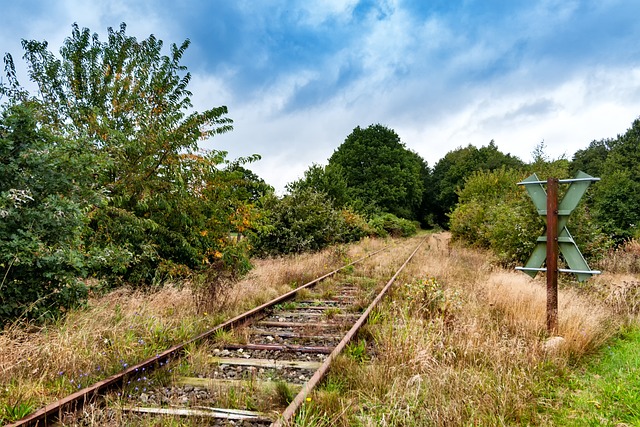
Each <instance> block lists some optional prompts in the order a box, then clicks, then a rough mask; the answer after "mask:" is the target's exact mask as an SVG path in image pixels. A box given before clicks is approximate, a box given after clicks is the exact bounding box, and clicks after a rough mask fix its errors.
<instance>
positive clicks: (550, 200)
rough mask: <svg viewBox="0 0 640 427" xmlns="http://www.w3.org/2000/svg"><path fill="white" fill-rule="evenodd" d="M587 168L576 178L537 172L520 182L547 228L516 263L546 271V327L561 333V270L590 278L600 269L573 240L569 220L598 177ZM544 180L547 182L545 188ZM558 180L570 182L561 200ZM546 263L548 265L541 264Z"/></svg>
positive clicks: (529, 269)
mask: <svg viewBox="0 0 640 427" xmlns="http://www.w3.org/2000/svg"><path fill="white" fill-rule="evenodd" d="M599 180H600V178H594V177H592V176H590V175H587V174H586V173H584V172H578V174H577V175H576V177H575V178H573V179H557V178H549V179H547V180H546V181H540V180H539V179H538V177H537V175H536V174H533V175H531V176H530V177H528V178H527V179H525V180H523V181H522V182H519V183H518V185H524V186H525V189H526V190H527V193H528V194H529V196H530V197H531V200H532V201H533V204H534V205H535V207H536V209H537V211H538V214H540V215H543V216H545V218H546V220H547V232H546V234H545V235H544V236H540V237H538V241H537V244H536V247H535V248H534V249H533V253H532V254H531V256H530V257H529V260H528V261H527V263H526V264H525V266H524V267H516V270H520V271H523V272H525V273H526V274H528V275H530V276H531V277H535V276H536V274H538V272H539V271H546V272H547V331H548V332H549V334H557V333H558V273H574V274H576V276H578V280H579V281H581V282H582V281H583V280H587V279H588V278H589V277H591V276H592V275H594V274H600V272H599V271H597V270H591V269H590V268H589V266H588V265H587V262H586V261H585V259H584V257H583V256H582V254H581V253H580V250H579V249H578V245H576V243H575V242H574V240H573V237H572V236H571V233H569V229H568V228H567V222H568V221H569V215H570V214H571V212H572V211H573V210H574V209H575V208H576V207H577V206H578V203H579V202H580V199H581V198H582V196H583V195H584V193H585V192H586V191H587V188H588V187H589V185H591V183H592V182H595V181H599ZM543 184H546V185H547V191H546V192H545V190H544V187H543V186H542V185H543ZM558 184H570V185H569V188H568V189H567V192H566V194H565V196H564V197H563V199H562V201H560V202H559V201H558ZM559 253H562V256H563V257H564V260H565V262H566V263H567V264H568V265H569V268H568V269H567V268H558V256H559ZM544 263H546V266H545V268H543V267H542V264H544Z"/></svg>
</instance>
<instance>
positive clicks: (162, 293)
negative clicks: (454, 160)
mask: <svg viewBox="0 0 640 427" xmlns="http://www.w3.org/2000/svg"><path fill="white" fill-rule="evenodd" d="M386 244H388V242H386V241H384V240H378V239H364V240H363V241H361V242H359V243H358V244H353V245H346V246H338V247H334V248H331V249H327V250H324V251H321V252H318V253H314V254H304V255H298V256H290V257H281V258H274V259H267V260H256V261H255V268H254V269H253V270H252V271H251V272H250V273H249V274H248V275H247V276H246V277H245V278H243V279H242V280H241V281H239V282H238V283H235V284H234V285H233V286H232V287H231V288H230V289H229V291H228V292H226V294H225V297H224V298H222V299H218V305H217V306H216V307H214V308H213V309H212V310H211V311H210V312H204V313H202V312H201V313H198V312H197V310H196V306H195V304H194V294H193V293H192V292H191V288H190V286H189V284H188V283H183V284H180V285H167V286H165V287H164V288H162V289H159V290H156V291H154V292H141V291H133V290H130V289H118V290H116V291H113V292H111V293H109V294H108V295H105V296H99V297H94V298H91V299H90V301H89V303H88V306H87V308H85V309H82V310H73V311H70V312H69V313H68V314H67V316H66V317H65V318H64V319H63V320H60V321H58V322H56V323H50V324H47V325H45V326H35V325H14V326H11V327H9V328H7V329H5V330H4V331H2V332H1V333H0V349H2V350H1V351H0V384H1V385H2V386H1V387H0V409H1V408H2V406H3V405H5V404H6V405H15V404H16V403H25V404H27V405H28V406H32V407H34V408H36V407H39V406H42V405H44V404H46V403H48V402H51V401H53V400H55V399H56V398H60V397H63V396H65V395H67V394H69V393H70V392H72V391H74V390H77V389H78V388H81V387H83V386H86V385H88V384H90V383H91V382H93V381H95V380H97V379H100V378H104V377H106V376H107V375H109V374H111V373H113V372H117V371H119V370H121V369H122V368H123V366H126V365H132V364H134V363H136V362H139V361H141V360H143V359H145V358H148V357H152V356H153V355H154V354H156V353H158V352H160V351H162V350H164V349H166V348H169V347H170V346H171V345H173V344H175V343H178V342H181V341H184V340H186V339H188V338H191V337H193V336H195V335H197V334H198V333H200V332H202V331H204V330H206V329H209V328H211V327H213V326H215V325H216V324H218V323H220V322H221V321H223V320H224V319H227V318H230V317H232V316H234V315H236V314H238V313H240V312H242V311H245V310H247V309H249V308H251V307H254V306H256V305H258V304H260V303H263V302H266V301H268V300H269V299H272V298H273V297H275V296H277V295H280V294H282V293H283V292H285V291H287V290H290V289H291V288H292V287H294V286H298V285H301V284H303V283H305V282H307V281H309V280H311V279H313V278H315V277H318V276H321V275H323V274H325V273H327V272H329V271H331V270H333V269H335V268H337V267H340V266H342V265H344V264H345V263H348V262H350V261H352V260H355V259H358V258H360V257H362V256H364V255H366V254H368V253H371V252H373V251H375V250H377V249H380V248H382V247H384V245H386ZM18 401H19V402H18Z"/></svg>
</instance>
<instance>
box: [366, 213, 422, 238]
mask: <svg viewBox="0 0 640 427" xmlns="http://www.w3.org/2000/svg"><path fill="white" fill-rule="evenodd" d="M369 227H371V229H372V230H373V233H374V234H375V235H377V236H379V237H386V236H388V235H391V236H393V237H409V236H412V235H414V234H416V233H417V232H418V225H417V223H416V222H414V221H409V220H408V219H404V218H398V217H397V216H395V215H393V214H390V213H387V214H383V215H378V216H375V217H373V218H372V219H371V220H370V221H369Z"/></svg>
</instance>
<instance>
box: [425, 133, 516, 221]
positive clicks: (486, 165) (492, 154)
mask: <svg viewBox="0 0 640 427" xmlns="http://www.w3.org/2000/svg"><path fill="white" fill-rule="evenodd" d="M503 166H504V167H507V168H519V167H521V166H523V163H522V161H521V160H520V159H518V158H517V157H514V156H511V154H503V153H502V152H500V151H499V150H498V147H497V146H496V144H495V143H494V142H493V140H492V141H491V142H489V145H488V146H486V147H481V148H476V147H474V146H473V145H471V144H469V145H468V146H467V147H465V148H458V149H456V150H453V151H449V152H448V153H447V154H446V155H445V156H444V157H443V158H442V159H440V160H439V161H438V163H436V165H435V166H434V168H433V174H432V178H431V179H432V182H433V185H432V187H433V188H434V192H435V195H434V199H435V205H434V213H435V217H436V221H437V222H438V224H440V225H443V226H446V225H447V222H448V218H447V214H448V213H449V212H451V210H452V209H453V208H454V206H455V205H456V203H457V201H458V195H457V191H458V188H460V187H461V186H462V185H463V184H464V180H465V179H466V178H467V177H468V176H470V175H471V174H472V173H473V172H475V171H483V170H488V171H492V170H496V169H499V168H501V167H503Z"/></svg>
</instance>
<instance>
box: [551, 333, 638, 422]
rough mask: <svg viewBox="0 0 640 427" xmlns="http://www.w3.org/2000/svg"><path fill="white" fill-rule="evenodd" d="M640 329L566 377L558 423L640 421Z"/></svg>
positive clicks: (556, 411) (623, 336) (555, 414)
mask: <svg viewBox="0 0 640 427" xmlns="http://www.w3.org/2000/svg"><path fill="white" fill-rule="evenodd" d="M638 375H640V331H639V330H638V329H632V330H630V331H627V332H626V333H624V334H622V335H621V336H620V337H619V338H618V339H616V340H615V341H614V342H612V343H610V345H608V346H606V348H604V349H603V350H602V351H601V352H600V353H599V354H597V355H596V357H594V358H593V360H592V362H591V363H589V365H588V366H587V367H586V369H583V370H580V371H579V372H577V373H576V374H575V375H572V376H571V378H569V381H566V382H565V384H566V385H567V388H568V390H562V391H563V393H562V395H563V397H564V398H563V400H564V402H563V404H562V405H560V406H558V407H557V409H556V410H555V411H549V412H551V414H552V415H553V416H554V424H555V425H575V426H581V425H611V426H614V425H639V424H640V384H639V383H638Z"/></svg>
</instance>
